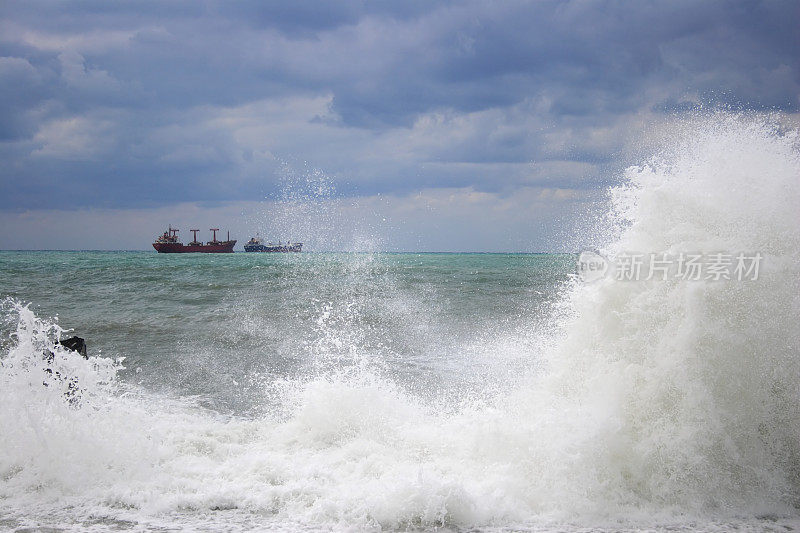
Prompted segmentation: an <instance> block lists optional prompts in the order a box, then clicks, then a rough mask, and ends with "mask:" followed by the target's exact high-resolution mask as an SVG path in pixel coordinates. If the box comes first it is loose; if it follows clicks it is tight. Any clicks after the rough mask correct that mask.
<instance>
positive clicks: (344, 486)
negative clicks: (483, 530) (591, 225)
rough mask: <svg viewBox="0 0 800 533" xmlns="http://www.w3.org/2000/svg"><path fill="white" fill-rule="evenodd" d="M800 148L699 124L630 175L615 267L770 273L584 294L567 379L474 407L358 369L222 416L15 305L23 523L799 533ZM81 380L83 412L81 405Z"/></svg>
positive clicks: (7, 447)
mask: <svg viewBox="0 0 800 533" xmlns="http://www.w3.org/2000/svg"><path fill="white" fill-rule="evenodd" d="M799 153H800V151H799V150H798V137H797V133H796V132H795V131H782V130H781V129H780V127H779V126H777V125H776V124H775V122H774V121H772V120H770V119H765V118H759V117H756V118H753V117H740V116H730V115H725V114H720V115H715V116H712V117H706V118H703V119H698V120H697V121H694V122H691V123H688V124H686V125H685V126H684V128H683V130H682V131H681V135H680V137H679V138H678V139H677V140H676V142H675V144H674V146H671V147H669V149H668V150H665V151H664V152H663V153H661V154H659V155H658V157H657V158H654V159H653V160H652V161H651V162H649V163H648V164H646V165H643V166H641V167H635V168H630V169H628V170H627V172H626V184H625V185H624V186H622V187H620V188H618V189H616V190H615V191H614V193H613V195H614V210H613V213H612V217H613V218H614V227H616V228H617V234H616V235H615V237H614V239H612V241H611V243H610V244H609V245H608V247H607V249H606V250H604V251H605V252H608V253H617V252H620V251H631V250H635V251H641V252H669V253H678V252H681V251H691V252H695V251H705V252H713V251H731V252H738V251H744V252H753V251H758V252H761V253H762V254H764V261H763V265H762V271H761V275H760V278H759V279H758V280H757V281H747V282H691V281H680V280H672V281H665V282H660V281H652V282H637V283H633V282H631V283H624V282H616V281H614V280H612V279H605V280H602V281H599V282H596V283H593V284H586V285H581V284H578V283H576V284H575V285H574V286H572V287H571V288H569V289H568V290H565V296H564V302H563V305H562V306H561V308H560V310H558V311H557V312H556V313H555V314H554V317H553V323H552V330H553V331H552V339H551V340H550V345H551V347H550V348H549V349H548V350H547V351H546V353H545V359H544V370H543V371H541V372H540V373H538V374H536V375H534V376H531V378H530V380H528V383H527V384H526V385H525V386H522V387H520V388H519V389H517V390H514V391H510V392H507V393H505V394H503V395H501V396H500V397H498V398H495V399H494V400H492V401H491V402H490V405H489V406H487V405H486V402H483V403H481V404H480V405H475V406H472V407H470V406H467V407H464V408H463V409H461V410H460V411H458V412H457V413H456V414H453V413H452V412H451V410H443V411H442V412H439V411H438V410H436V409H432V408H431V407H430V406H429V405H423V404H422V403H420V402H418V401H416V400H415V399H414V398H412V397H410V396H409V395H408V394H407V393H404V392H403V390H401V389H400V388H399V387H397V386H395V385H393V384H392V383H391V382H389V381H388V380H387V379H385V378H378V377H375V376H374V375H371V374H370V373H369V372H367V371H363V370H362V371H358V370H357V369H356V370H353V369H352V368H350V369H348V371H347V372H344V373H340V374H336V373H330V372H329V373H327V374H324V375H321V376H318V377H316V378H314V379H310V380H306V381H301V382H297V383H291V382H287V384H286V386H284V387H282V389H281V390H283V391H284V394H283V396H282V398H281V403H282V405H283V406H285V407H286V409H285V411H287V412H288V413H289V414H288V416H286V417H285V418H282V417H278V416H275V417H265V418H262V419H255V420H253V419H237V418H221V417H219V416H217V415H214V414H213V413H211V412H208V411H204V410H202V409H199V408H197V407H194V406H192V405H189V404H186V403H182V402H179V401H177V400H168V399H164V398H159V397H155V396H153V395H150V394H146V393H144V392H143V391H141V390H138V389H136V388H132V387H129V386H124V385H123V384H121V383H118V382H117V381H116V380H115V379H114V378H113V375H114V371H115V369H116V368H117V363H115V362H113V361H110V360H106V359H99V358H93V359H89V360H88V361H87V360H84V359H82V358H81V357H80V356H77V355H75V354H72V353H69V352H65V351H64V350H63V349H61V348H60V347H58V346H56V345H54V344H53V339H54V338H55V337H56V336H57V335H58V334H59V330H58V329H57V327H56V326H55V325H54V324H52V323H51V322H48V321H46V320H42V319H39V318H37V317H35V316H34V315H33V313H32V312H31V311H30V310H29V309H28V308H26V307H23V306H21V305H19V304H17V303H15V302H6V304H5V311H6V317H10V318H13V320H16V321H17V327H16V334H15V338H14V339H12V343H11V347H10V349H9V350H8V352H7V353H6V354H5V355H4V356H3V358H2V368H0V428H2V431H1V432H0V452H1V453H0V510H2V514H1V515H0V516H2V520H3V522H0V524H5V525H7V526H9V527H12V526H23V525H36V524H45V525H58V526H61V527H66V528H75V529H87V528H92V527H94V528H98V529H102V528H104V527H108V526H109V524H112V525H113V526H114V527H126V526H129V527H134V526H133V525H132V524H138V525H137V526H135V527H144V528H146V527H153V528H156V527H162V526H163V527H167V526H170V525H176V524H179V525H183V526H188V527H194V528H200V527H210V528H222V527H228V528H241V529H249V528H264V527H273V528H285V527H290V528H291V527H297V528H301V527H309V526H311V527H319V528H324V527H336V528H346V527H352V528H364V527H368V528H378V527H381V528H405V527H431V526H436V525H442V524H444V525H447V526H452V527H456V528H458V527H470V526H483V527H493V526H502V525H512V526H514V525H515V526H530V527H534V528H535V527H547V526H553V525H556V524H560V525H563V526H564V527H568V526H569V525H572V526H575V527H578V526H584V525H592V526H600V527H609V528H618V527H636V526H648V527H652V526H657V525H668V524H674V523H677V524H683V525H684V526H686V527H694V526H697V525H701V526H705V527H709V528H713V527H719V528H720V529H724V527H726V526H725V524H728V523H730V522H731V521H733V522H737V521H738V522H741V523H744V524H750V525H753V524H755V525H756V526H758V525H759V524H761V523H762V522H759V520H763V516H764V515H769V516H778V517H785V519H786V520H792V519H794V517H795V516H796V515H797V505H798V497H800V322H798V318H799V317H800V290H798V289H800V267H798V265H800V262H799V260H800V257H798V255H800V156H799V155H798V154H799ZM43 350H51V351H53V352H54V353H55V361H54V363H53V364H50V365H48V363H46V361H45V360H44V359H43V358H42V356H41V354H42V353H43ZM54 365H55V366H54ZM48 366H49V367H50V368H51V372H47V371H46V369H47V368H48ZM53 371H55V372H57V376H56V373H54V372H53ZM73 376H74V378H75V382H76V383H77V384H78V387H79V389H80V393H79V396H80V397H79V398H77V399H76V400H74V401H72V402H70V401H68V400H67V399H66V398H65V396H64V393H65V392H68V383H69V379H71V377H73ZM43 383H47V384H48V386H43ZM445 411H446V412H445ZM759 517H762V518H759ZM715 524H716V526H715Z"/></svg>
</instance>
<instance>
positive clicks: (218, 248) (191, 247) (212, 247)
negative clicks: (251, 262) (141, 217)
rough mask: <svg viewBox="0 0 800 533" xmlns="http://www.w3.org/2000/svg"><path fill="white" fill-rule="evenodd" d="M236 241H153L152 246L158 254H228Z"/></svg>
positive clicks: (231, 251)
mask: <svg viewBox="0 0 800 533" xmlns="http://www.w3.org/2000/svg"><path fill="white" fill-rule="evenodd" d="M234 246H236V241H223V242H218V243H216V244H183V243H180V242H154V243H153V248H155V249H156V252H158V253H160V254H191V253H205V254H230V253H233V247H234Z"/></svg>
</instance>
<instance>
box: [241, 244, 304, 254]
mask: <svg viewBox="0 0 800 533" xmlns="http://www.w3.org/2000/svg"><path fill="white" fill-rule="evenodd" d="M302 250H303V245H302V244H300V245H297V244H293V245H291V246H281V245H277V246H267V245H264V244H245V245H244V251H245V252H265V253H288V252H301V251H302Z"/></svg>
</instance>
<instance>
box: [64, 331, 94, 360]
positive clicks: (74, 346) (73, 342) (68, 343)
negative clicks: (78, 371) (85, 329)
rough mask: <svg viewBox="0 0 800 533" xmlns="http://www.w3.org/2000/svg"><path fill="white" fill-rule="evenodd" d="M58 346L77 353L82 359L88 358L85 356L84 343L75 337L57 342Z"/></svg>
mask: <svg viewBox="0 0 800 533" xmlns="http://www.w3.org/2000/svg"><path fill="white" fill-rule="evenodd" d="M58 344H60V345H61V346H63V347H64V348H66V349H67V350H72V351H73V352H78V353H79V354H81V355H82V356H83V357H84V359H88V358H89V356H88V355H86V341H85V340H83V339H82V338H80V337H77V336H74V337H70V338H69V339H64V340H62V341H59V342H58Z"/></svg>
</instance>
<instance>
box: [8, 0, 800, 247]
mask: <svg viewBox="0 0 800 533" xmlns="http://www.w3.org/2000/svg"><path fill="white" fill-rule="evenodd" d="M798 28H800V4H798V3H797V2H795V1H791V0H788V1H738V2H733V1H731V2H721V1H708V2H696V1H681V0H677V1H670V2H651V1H635V2H634V1H631V2H614V1H593V0H581V1H524V2H523V1H501V2H486V1H479V2H470V1H464V2H433V1H414V0H412V1H403V2H382V1H370V0H364V1H351V2H347V1H345V2H322V1H302V0H300V1H298V0H293V1H291V2H288V1H287V2H278V1H275V2H263V1H259V2H255V1H253V2H247V1H245V2H214V1H186V2H184V1H171V2H150V1H141V0H137V1H131V2H126V1H119V2H108V1H106V0H103V1H84V2H44V1H21V2H14V1H4V2H3V3H2V4H0V160H2V165H0V225H2V228H3V229H2V236H0V248H4V249H9V248H11V249H31V248H32V249H37V248H62V249H63V248H66V249H95V248H97V249H146V248H148V247H149V246H150V242H152V239H153V237H154V236H155V235H156V233H158V232H159V231H162V230H163V228H162V226H166V225H167V224H168V223H172V224H175V225H178V226H179V227H183V228H187V229H188V228H189V227H190V226H191V227H199V228H208V227H211V226H212V225H213V226H219V227H223V228H230V229H231V230H232V233H234V234H235V236H236V237H237V238H239V239H240V241H241V240H244V239H246V238H248V237H249V236H250V235H251V234H255V232H256V231H259V232H260V233H261V234H262V235H265V236H267V237H268V238H274V239H277V238H287V237H289V236H290V234H291V237H292V238H296V239H300V240H305V241H306V242H309V243H312V245H315V246H316V248H317V249H371V248H375V249H389V250H463V251H466V250H476V251H511V250H520V251H546V250H561V249H567V248H569V246H568V245H566V244H565V243H567V242H568V241H569V239H570V237H569V236H568V234H569V233H570V231H573V229H572V228H573V227H574V226H575V222H576V219H580V218H587V217H589V214H590V213H592V212H593V210H596V209H597V208H598V205H600V203H601V202H602V197H603V191H604V190H605V189H606V188H607V187H608V186H609V184H610V183H613V182H614V179H615V176H616V175H617V174H618V172H619V170H620V168H622V167H623V166H624V165H626V164H630V163H631V162H635V161H631V157H635V156H632V148H631V147H632V146H634V145H636V143H637V139H639V138H640V137H641V135H642V132H644V131H648V129H651V128H653V127H654V126H653V125H657V124H659V123H661V122H663V121H668V120H670V119H671V118H673V117H675V116H679V115H681V114H686V113H696V112H697V110H698V109H701V110H702V109H707V108H709V107H719V106H724V107H727V108H731V109H735V110H759V111H781V112H784V113H787V114H794V113H797V112H798V105H800V70H799V69H800V30H799V29H798ZM182 236H183V237H187V236H188V231H186V229H184V230H183V232H182ZM205 238H207V236H206V237H205Z"/></svg>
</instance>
